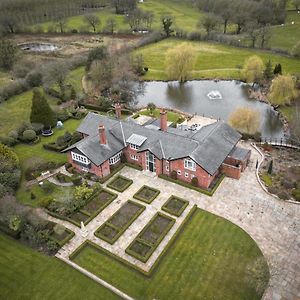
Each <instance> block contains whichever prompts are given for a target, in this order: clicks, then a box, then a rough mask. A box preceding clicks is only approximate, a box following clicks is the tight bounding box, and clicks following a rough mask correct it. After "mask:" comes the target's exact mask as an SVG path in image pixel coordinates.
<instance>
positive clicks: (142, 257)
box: [125, 212, 175, 263]
mask: <svg viewBox="0 0 300 300" xmlns="http://www.w3.org/2000/svg"><path fill="white" fill-rule="evenodd" d="M158 217H162V218H165V219H167V220H169V221H170V222H169V223H168V224H167V226H166V227H165V228H164V229H163V231H162V233H161V234H160V236H159V237H158V239H157V240H156V241H155V242H154V243H153V244H151V243H150V242H149V241H148V240H146V239H143V238H141V236H142V235H143V234H144V233H145V232H146V231H147V230H148V229H149V227H150V226H151V225H152V223H153V222H154V221H155V220H156V218H158ZM174 224H175V220H174V219H173V218H171V217H169V216H166V215H164V214H162V213H160V212H158V213H156V214H155V215H154V217H153V218H152V219H151V220H150V221H149V222H148V223H147V224H146V226H145V227H144V228H143V229H142V231H141V232H140V233H139V234H138V236H137V237H136V238H135V239H134V240H133V241H132V242H131V243H130V245H129V246H128V247H127V248H126V250H125V252H126V253H127V254H129V255H131V256H133V257H134V258H136V259H138V260H140V261H142V262H143V263H145V262H147V261H148V259H149V258H150V256H151V255H152V254H153V252H154V251H155V249H156V248H157V247H158V246H159V244H160V243H161V241H162V240H163V239H164V237H165V236H166V235H167V233H168V232H169V231H170V229H171V228H172V226H173V225H174ZM135 243H140V244H142V245H144V246H146V247H149V250H148V251H146V253H145V255H140V254H139V253H137V252H135V251H133V250H132V249H131V248H132V246H133V245H134V244H135Z"/></svg>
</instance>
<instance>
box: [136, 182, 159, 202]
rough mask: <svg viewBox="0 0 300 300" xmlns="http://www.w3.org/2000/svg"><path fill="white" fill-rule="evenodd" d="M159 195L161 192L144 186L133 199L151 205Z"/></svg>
mask: <svg viewBox="0 0 300 300" xmlns="http://www.w3.org/2000/svg"><path fill="white" fill-rule="evenodd" d="M159 193H160V191H159V190H157V189H154V188H151V187H149V186H147V185H144V186H142V187H141V188H140V189H139V190H138V191H137V192H136V193H135V194H134V195H133V198H135V199H138V200H140V201H143V202H145V203H148V204H149V203H151V202H152V201H153V200H154V199H155V198H156V197H157V196H158V195H159Z"/></svg>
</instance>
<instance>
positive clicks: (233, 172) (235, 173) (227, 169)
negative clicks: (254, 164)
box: [221, 163, 242, 179]
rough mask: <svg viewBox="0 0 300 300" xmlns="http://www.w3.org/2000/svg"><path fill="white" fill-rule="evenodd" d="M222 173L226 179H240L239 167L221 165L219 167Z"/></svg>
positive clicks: (240, 168)
mask: <svg viewBox="0 0 300 300" xmlns="http://www.w3.org/2000/svg"><path fill="white" fill-rule="evenodd" d="M221 170H222V173H223V174H225V175H226V176H228V177H231V178H234V179H240V177H241V172H242V166H241V165H239V166H238V167H236V166H232V165H228V164H226V163H223V164H222V166H221Z"/></svg>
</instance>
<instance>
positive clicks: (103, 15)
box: [32, 0, 202, 32]
mask: <svg viewBox="0 0 300 300" xmlns="http://www.w3.org/2000/svg"><path fill="white" fill-rule="evenodd" d="M182 2H184V1H170V0H162V1H158V0H147V1H145V2H144V3H139V4H138V6H139V8H140V9H142V10H145V11H151V12H153V14H154V20H153V23H152V29H155V30H159V29H161V17H162V16H165V15H168V16H172V17H173V18H174V20H175V22H174V25H173V27H174V28H180V29H182V30H184V31H187V32H191V31H195V30H196V25H197V23H198V21H199V19H200V17H201V15H202V14H201V12H200V11H199V10H197V9H194V8H193V7H192V6H191V5H190V4H189V3H188V2H187V1H186V2H185V3H182ZM95 14H96V15H98V16H99V18H100V20H101V25H99V26H98V27H97V30H98V31H100V30H103V29H104V27H105V24H106V20H107V19H109V18H114V19H115V20H116V23H117V26H116V31H118V32H120V31H121V32H122V31H124V30H129V29H130V27H129V25H128V24H127V23H126V22H124V16H122V15H116V14H115V10H114V9H111V8H106V9H103V10H101V11H98V12H95ZM53 25H55V22H47V23H42V24H38V25H34V26H32V28H33V30H34V29H35V28H37V27H39V28H42V29H43V31H45V32H47V30H48V27H49V26H53ZM72 29H76V30H78V31H79V32H82V31H87V30H89V31H90V32H92V31H93V29H92V27H88V26H87V24H86V23H85V21H84V16H82V15H80V16H74V17H70V18H68V21H67V24H66V29H65V31H72Z"/></svg>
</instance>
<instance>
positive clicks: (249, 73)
mask: <svg viewBox="0 0 300 300" xmlns="http://www.w3.org/2000/svg"><path fill="white" fill-rule="evenodd" d="M263 71H264V63H263V61H262V60H261V58H260V57H258V56H256V55H254V56H250V57H249V58H248V59H247V60H246V61H245V64H244V67H243V76H244V78H245V79H246V81H247V82H252V83H253V84H254V83H258V82H259V81H260V80H261V79H262V77H263Z"/></svg>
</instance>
